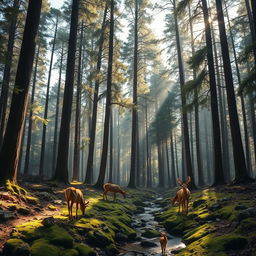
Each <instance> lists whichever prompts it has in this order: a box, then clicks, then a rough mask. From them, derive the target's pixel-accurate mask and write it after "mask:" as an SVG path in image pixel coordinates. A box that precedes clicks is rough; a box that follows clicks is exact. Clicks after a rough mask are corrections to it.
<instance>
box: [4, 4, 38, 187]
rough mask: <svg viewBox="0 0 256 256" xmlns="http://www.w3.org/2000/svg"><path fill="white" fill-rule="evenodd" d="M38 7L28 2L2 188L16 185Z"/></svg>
mask: <svg viewBox="0 0 256 256" xmlns="http://www.w3.org/2000/svg"><path fill="white" fill-rule="evenodd" d="M41 6H42V0H38V1H33V0H30V1H29V5H28V11H27V17H26V23H25V29H24V33H23V40H22V45H21V50H20V57H19V62H18V68H17V73H16V78H15V86H14V91H13V97H12V102H11V109H10V114H9V119H8V122H7V128H6V132H5V136H4V141H3V145H2V149H1V152H0V162H1V166H0V183H1V184H5V183H6V181H7V180H8V179H9V180H11V181H12V182H13V183H16V177H17V168H18V163H19V157H20V150H21V141H22V135H23V129H24V124H25V118H26V110H27V105H28V99H29V97H28V96H29V83H30V78H31V73H32V67H33V60H34V55H35V47H36V43H35V39H36V35H37V30H38V25H39V19H40V14H41Z"/></svg>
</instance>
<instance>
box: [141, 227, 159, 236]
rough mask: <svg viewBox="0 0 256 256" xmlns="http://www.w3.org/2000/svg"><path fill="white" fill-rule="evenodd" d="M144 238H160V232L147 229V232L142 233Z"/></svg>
mask: <svg viewBox="0 0 256 256" xmlns="http://www.w3.org/2000/svg"><path fill="white" fill-rule="evenodd" d="M142 236H144V237H147V238H153V237H158V236H160V232H159V231H157V230H154V229H146V230H145V232H143V233H142Z"/></svg>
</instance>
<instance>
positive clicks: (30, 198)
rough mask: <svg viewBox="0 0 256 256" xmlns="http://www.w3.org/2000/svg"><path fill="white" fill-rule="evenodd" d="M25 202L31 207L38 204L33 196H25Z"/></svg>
mask: <svg viewBox="0 0 256 256" xmlns="http://www.w3.org/2000/svg"><path fill="white" fill-rule="evenodd" d="M25 200H26V201H27V202H28V203H29V204H32V205H37V204H39V199H38V198H36V197H34V196H25Z"/></svg>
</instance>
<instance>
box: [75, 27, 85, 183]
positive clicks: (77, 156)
mask: <svg viewBox="0 0 256 256" xmlns="http://www.w3.org/2000/svg"><path fill="white" fill-rule="evenodd" d="M83 30H84V23H83V22H82V24H81V33H80V46H79V57H78V71H77V90H76V120H75V140H74V162H73V177H72V180H77V181H78V180H79V171H80V133H81V123H80V117H81V82H82V73H83V71H82V47H83Z"/></svg>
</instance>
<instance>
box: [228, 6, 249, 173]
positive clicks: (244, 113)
mask: <svg viewBox="0 0 256 256" xmlns="http://www.w3.org/2000/svg"><path fill="white" fill-rule="evenodd" d="M224 4H225V10H226V16H227V20H228V28H229V33H230V38H231V44H232V50H233V54H234V60H235V66H236V74H237V80H238V85H239V86H241V76H240V70H239V67H238V60H237V53H236V47H235V42H234V36H233V32H232V29H231V24H230V19H229V13H228V8H227V4H226V1H224ZM243 97H244V96H243V95H241V96H240V100H241V106H242V116H243V125H244V142H245V152H246V165H247V170H248V172H249V173H251V155H250V145H249V137H248V127H247V117H246V110H245V102H244V98H243Z"/></svg>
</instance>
